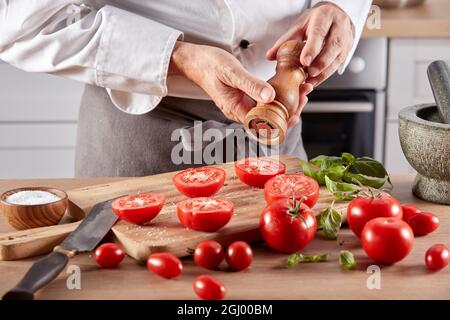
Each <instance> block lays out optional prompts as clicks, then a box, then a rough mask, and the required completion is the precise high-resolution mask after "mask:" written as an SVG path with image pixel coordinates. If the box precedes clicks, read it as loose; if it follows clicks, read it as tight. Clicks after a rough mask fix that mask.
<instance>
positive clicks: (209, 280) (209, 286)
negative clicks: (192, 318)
mask: <svg viewBox="0 0 450 320" xmlns="http://www.w3.org/2000/svg"><path fill="white" fill-rule="evenodd" d="M192 287H193V288H194V291H195V293H196V294H197V296H199V298H201V299H203V300H222V299H223V298H225V293H226V289H225V287H224V286H223V284H222V283H221V282H220V281H219V280H217V279H216V278H214V277H211V276H208V275H202V276H200V277H198V278H197V279H195V281H194V283H193V284H192Z"/></svg>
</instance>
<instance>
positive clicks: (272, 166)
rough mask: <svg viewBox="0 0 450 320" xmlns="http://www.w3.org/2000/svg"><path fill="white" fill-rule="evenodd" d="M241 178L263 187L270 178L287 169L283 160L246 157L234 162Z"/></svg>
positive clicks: (254, 185) (243, 180) (244, 181)
mask: <svg viewBox="0 0 450 320" xmlns="http://www.w3.org/2000/svg"><path fill="white" fill-rule="evenodd" d="M234 169H235V171H236V175H237V176H238V177H239V179H240V180H241V181H242V182H243V183H245V184H247V185H249V186H252V187H256V188H263V187H264V184H265V183H266V182H267V180H269V179H270V178H273V177H274V176H276V175H278V174H282V173H284V172H285V171H286V166H285V165H284V163H283V162H281V161H278V160H276V159H271V158H244V159H241V160H239V161H236V162H235V164H234Z"/></svg>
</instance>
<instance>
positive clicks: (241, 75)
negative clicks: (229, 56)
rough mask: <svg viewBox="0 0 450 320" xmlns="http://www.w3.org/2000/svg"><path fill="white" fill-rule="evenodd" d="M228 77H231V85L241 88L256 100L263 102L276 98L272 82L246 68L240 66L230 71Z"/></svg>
mask: <svg viewBox="0 0 450 320" xmlns="http://www.w3.org/2000/svg"><path fill="white" fill-rule="evenodd" d="M230 72H231V74H229V76H228V78H229V79H230V82H231V83H230V85H231V86H232V87H234V88H237V89H240V90H241V91H242V92H244V93H245V94H247V95H248V96H249V97H251V98H252V99H254V100H255V101H258V102H262V103H269V102H272V101H273V99H275V90H274V89H273V88H272V86H271V85H270V84H268V83H267V82H265V81H262V80H260V79H258V78H256V77H254V76H253V75H251V74H250V73H249V72H247V71H246V70H245V69H244V68H242V67H239V68H235V69H234V70H231V71H230Z"/></svg>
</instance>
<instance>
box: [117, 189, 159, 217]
mask: <svg viewBox="0 0 450 320" xmlns="http://www.w3.org/2000/svg"><path fill="white" fill-rule="evenodd" d="M164 201H165V197H164V196H163V195H161V194H157V193H141V194H133V195H129V196H125V197H122V198H119V199H116V200H114V202H113V203H112V209H113V211H114V212H115V213H116V214H117V215H118V216H119V217H120V218H121V219H123V220H126V221H128V222H131V223H135V224H144V223H147V222H149V221H151V220H152V219H153V218H155V217H156V216H157V215H158V213H159V212H160V211H161V209H162V207H163V206H164Z"/></svg>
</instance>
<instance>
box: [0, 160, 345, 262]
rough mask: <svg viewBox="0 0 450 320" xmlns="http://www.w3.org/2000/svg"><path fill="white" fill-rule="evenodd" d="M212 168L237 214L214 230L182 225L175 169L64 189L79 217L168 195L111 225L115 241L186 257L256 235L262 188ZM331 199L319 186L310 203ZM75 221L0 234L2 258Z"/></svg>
mask: <svg viewBox="0 0 450 320" xmlns="http://www.w3.org/2000/svg"><path fill="white" fill-rule="evenodd" d="M280 159H281V161H283V162H284V163H285V164H286V172H287V173H295V172H301V166H300V161H299V159H297V158H294V157H290V156H281V158H280ZM216 167H220V168H222V169H224V170H225V171H226V173H227V178H226V181H225V184H224V186H223V188H222V189H221V190H220V191H219V193H217V194H216V195H215V197H221V198H225V199H228V200H231V201H232V202H233V203H234V204H235V213H234V215H233V217H232V218H231V220H230V222H229V223H228V224H227V225H226V226H225V227H224V228H222V229H221V230H219V231H217V232H213V233H207V232H199V231H194V230H189V229H186V228H185V227H184V226H183V225H181V223H180V222H179V220H178V216H177V214H176V204H177V203H178V202H179V201H181V200H183V199H186V197H185V196H184V195H182V194H180V193H179V192H178V191H177V189H176V188H175V187H174V185H173V184H172V177H173V176H174V175H175V174H176V172H170V173H163V174H158V175H153V176H147V177H140V178H131V179H127V180H122V181H117V182H111V183H107V184H101V185H93V186H89V187H85V188H79V189H73V190H67V194H68V196H69V199H70V202H71V204H70V207H69V214H70V215H71V216H73V217H74V218H76V219H81V218H83V217H84V213H85V212H89V210H90V209H91V208H92V206H93V205H95V204H96V203H98V202H101V201H105V200H108V199H111V198H114V197H117V196H122V195H126V194H132V193H140V192H141V193H143V192H156V193H161V194H164V195H165V196H166V204H165V206H164V208H163V209H162V211H161V212H160V213H159V215H158V216H157V217H156V218H155V219H154V220H153V221H151V222H150V223H149V224H148V225H145V226H138V225H133V224H130V223H128V222H126V221H119V222H117V223H116V224H115V225H114V226H113V228H112V232H113V235H114V238H115V241H117V242H118V243H120V244H122V245H123V246H124V248H125V250H126V252H127V254H128V255H130V256H131V257H133V258H135V259H137V260H141V261H145V260H146V259H147V258H148V256H149V255H150V253H152V252H159V251H168V252H172V253H173V254H175V255H177V256H180V257H182V256H186V255H187V254H188V253H187V249H189V248H195V246H196V244H197V243H198V242H200V241H203V240H207V239H214V240H217V241H219V242H221V243H222V244H224V245H226V244H228V243H230V242H232V241H235V240H244V241H248V242H253V241H257V240H260V234H259V230H258V226H259V215H260V213H261V211H262V209H263V208H264V207H265V201H264V192H263V190H262V189H257V188H252V187H249V186H247V185H245V184H243V183H242V182H241V181H240V180H239V179H238V178H237V177H236V175H235V172H234V164H233V163H227V164H223V165H217V166H216ZM332 200H333V197H332V196H331V194H330V193H329V192H328V191H327V190H326V189H325V188H322V189H321V190H320V196H319V201H318V203H317V204H316V206H315V207H314V211H315V213H316V214H319V213H321V212H322V211H323V210H324V209H325V208H327V207H328V206H329V205H330V204H331V202H332ZM335 208H336V209H337V210H338V211H340V212H341V213H342V214H343V216H344V218H345V212H346V208H347V202H341V203H337V204H335ZM76 226H77V223H73V224H71V225H70V226H68V225H58V226H52V227H45V228H36V229H31V230H25V231H20V232H16V233H9V234H4V235H0V259H1V260H13V259H20V258H24V257H27V256H32V255H36V254H43V253H45V252H49V251H51V250H52V248H53V247H54V246H55V244H57V243H59V242H61V241H62V240H63V239H64V238H65V237H66V236H67V235H68V234H69V233H70V232H71V231H73V230H74V229H75V228H76ZM39 229H41V230H39Z"/></svg>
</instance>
